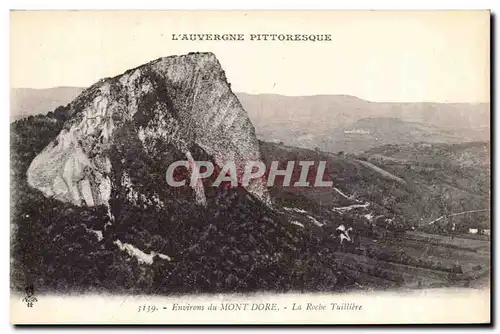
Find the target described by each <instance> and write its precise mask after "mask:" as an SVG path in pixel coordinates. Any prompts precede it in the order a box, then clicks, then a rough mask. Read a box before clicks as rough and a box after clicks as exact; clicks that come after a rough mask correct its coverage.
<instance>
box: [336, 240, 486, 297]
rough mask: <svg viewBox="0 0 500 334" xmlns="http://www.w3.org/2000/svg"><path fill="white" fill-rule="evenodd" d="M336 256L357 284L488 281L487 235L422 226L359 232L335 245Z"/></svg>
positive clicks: (410, 285)
mask: <svg viewBox="0 0 500 334" xmlns="http://www.w3.org/2000/svg"><path fill="white" fill-rule="evenodd" d="M335 255H336V259H337V260H336V261H338V263H339V264H342V266H344V267H346V268H347V270H348V272H349V273H350V274H351V275H353V277H355V279H356V281H357V282H358V284H359V287H360V288H363V289H379V288H384V287H385V288H396V287H404V288H434V287H478V286H485V285H488V284H489V272H490V241H489V240H486V239H483V240H481V239H478V238H475V237H470V238H469V236H467V235H460V236H456V237H454V238H453V239H451V237H447V236H442V235H436V234H428V233H423V232H415V231H411V232H406V233H404V234H401V235H398V236H389V235H386V236H385V237H384V238H381V239H379V240H377V239H370V238H365V237H359V238H358V239H357V240H356V242H354V243H353V244H350V245H347V244H346V245H345V246H344V247H343V248H342V247H339V248H338V249H337V251H336V253H335Z"/></svg>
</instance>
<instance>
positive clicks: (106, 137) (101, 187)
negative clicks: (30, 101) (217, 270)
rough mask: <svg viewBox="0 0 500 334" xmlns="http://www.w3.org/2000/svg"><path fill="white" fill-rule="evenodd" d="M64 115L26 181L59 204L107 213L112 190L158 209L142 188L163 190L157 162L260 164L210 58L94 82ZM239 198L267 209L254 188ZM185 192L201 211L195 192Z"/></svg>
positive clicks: (189, 58) (172, 61) (157, 196)
mask: <svg viewBox="0 0 500 334" xmlns="http://www.w3.org/2000/svg"><path fill="white" fill-rule="evenodd" d="M67 108H68V110H69V119H68V120H67V121H66V123H65V125H64V129H63V130H62V131H61V132H60V133H59V135H58V136H57V138H56V139H55V140H54V141H52V142H51V143H50V144H49V145H48V146H47V147H46V148H45V149H44V151H43V152H41V153H40V154H39V155H38V156H37V157H36V158H35V159H34V160H33V161H32V163H31V165H30V168H29V170H28V173H27V174H28V175H27V177H28V182H29V184H30V186H32V187H34V188H36V189H38V190H40V191H42V192H43V193H44V195H45V196H47V197H54V198H56V199H58V200H60V201H64V202H71V203H73V204H75V205H85V206H97V205H109V200H110V196H112V195H111V194H112V191H113V189H120V188H126V193H127V196H129V198H132V199H134V198H135V199H136V200H139V199H140V198H142V202H144V203H150V204H151V203H156V204H157V205H161V203H162V201H163V200H164V198H163V197H164V196H165V194H162V193H161V190H158V189H160V188H155V189H156V190H155V189H150V188H154V187H167V185H166V182H165V179H164V173H165V171H166V169H167V167H168V162H167V161H166V160H165V159H166V158H165V157H167V156H170V157H172V154H173V155H176V156H177V157H182V158H183V159H184V160H191V161H192V160H193V159H194V160H196V158H197V157H196V156H195V154H194V153H193V152H192V150H193V149H195V150H201V151H203V152H204V154H206V155H207V156H208V157H210V158H211V159H213V161H214V162H215V163H216V164H217V165H220V166H222V165H223V164H224V162H225V161H228V160H233V161H236V162H237V163H239V164H244V163H245V162H246V161H248V160H261V157H260V152H259V146H258V141H257V138H256V136H255V130H254V127H253V125H252V123H251V122H250V120H249V118H248V116H247V114H246V112H245V110H244V109H243V108H242V106H241V104H240V102H239V101H238V99H237V98H236V96H235V95H234V94H233V92H232V91H231V89H230V85H229V84H228V82H227V80H226V77H225V74H224V71H223V70H222V68H221V65H220V64H219V62H218V60H217V59H216V57H215V56H214V55H213V54H211V53H190V54H188V55H184V56H172V57H165V58H160V59H158V60H155V61H152V62H150V63H147V64H145V65H143V66H140V67H138V68H136V69H132V70H128V71H126V72H125V73H124V74H122V75H119V76H116V77H113V78H106V79H102V80H100V81H99V82H97V83H96V84H94V85H92V86H91V87H89V88H88V89H86V90H85V91H83V92H82V93H81V94H80V95H79V96H78V97H77V98H76V99H75V100H74V101H72V102H71V103H70V104H69V105H68V106H67ZM169 154H170V155H169ZM152 164H154V165H155V167H154V168H153V167H151V165H152ZM143 165H147V166H146V167H147V168H146V167H144V168H143V167H142V166H143ZM141 173H142V174H141ZM159 173H163V176H162V177H163V181H164V182H163V184H161V185H159V184H158V183H159V182H157V180H158V174H159ZM150 175H153V176H154V177H155V180H156V181H155V182H152V181H151V180H149V181H148V180H147V178H148V177H149V176H150ZM143 181H144V184H141V183H143ZM147 182H149V183H151V184H153V185H154V187H153V186H152V187H149V186H148V184H149V183H147ZM148 187H149V188H148ZM146 190H147V191H146ZM157 190H158V191H157ZM247 190H248V191H249V192H251V193H252V194H254V195H255V196H256V197H257V198H259V199H261V200H262V201H264V202H266V203H269V196H268V193H267V190H266V188H265V187H264V184H263V182H262V181H261V180H259V179H256V180H254V182H253V183H251V184H250V185H249V186H248V187H247ZM193 192H194V194H195V196H194V198H196V200H197V201H198V202H199V203H202V204H203V203H204V201H205V194H204V188H203V186H201V187H200V186H199V185H198V186H196V187H194V189H193ZM162 196H163V197H162Z"/></svg>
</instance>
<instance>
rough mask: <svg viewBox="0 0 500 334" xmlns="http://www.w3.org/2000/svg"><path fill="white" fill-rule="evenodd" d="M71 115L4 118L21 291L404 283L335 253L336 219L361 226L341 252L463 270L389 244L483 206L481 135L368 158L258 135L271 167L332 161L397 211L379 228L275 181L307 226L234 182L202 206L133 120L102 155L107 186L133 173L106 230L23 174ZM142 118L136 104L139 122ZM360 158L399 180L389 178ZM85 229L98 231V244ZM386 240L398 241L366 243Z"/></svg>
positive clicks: (99, 212)
mask: <svg viewBox="0 0 500 334" xmlns="http://www.w3.org/2000/svg"><path fill="white" fill-rule="evenodd" d="M68 117H69V115H68V111H67V108H65V107H59V108H57V109H56V110H55V111H54V112H51V113H49V114H47V115H46V116H42V115H40V116H31V117H29V118H26V119H21V120H19V121H16V122H14V123H12V124H11V206H12V207H11V217H12V218H11V219H12V221H11V226H12V228H13V232H14V233H13V234H12V235H13V239H12V266H11V277H12V279H11V285H12V288H13V289H15V290H23V289H24V287H25V286H26V285H28V284H33V285H34V287H35V290H36V291H38V292H48V291H51V292H53V291H57V292H59V293H67V292H82V291H85V292H89V291H108V292H128V293H134V292H137V293H163V294H172V293H196V292H236V291H238V292H251V291H258V290H266V291H271V292H272V291H276V292H282V291H290V290H295V291H339V290H344V289H351V288H353V287H354V286H355V281H357V280H358V278H359V279H362V275H371V276H375V277H379V278H381V279H383V280H387V281H391V282H393V283H394V284H396V285H401V284H404V276H405V275H403V273H395V272H393V271H390V270H385V269H383V268H379V267H378V266H373V265H370V266H368V265H367V264H366V263H364V262H352V261H351V262H343V261H340V260H339V258H338V256H337V254H338V253H337V252H338V244H337V243H335V242H334V241H333V240H332V235H333V233H334V231H335V228H336V226H338V224H340V223H343V224H345V225H347V226H353V227H354V229H355V231H356V232H355V234H354V235H355V239H354V240H355V242H354V244H350V245H348V246H347V247H346V248H345V249H343V250H344V251H345V252H349V253H352V254H353V255H360V256H363V257H364V258H365V259H366V260H369V259H372V260H376V261H380V263H382V262H387V263H398V264H403V265H409V266H414V267H418V268H426V269H430V270H437V271H442V272H445V273H449V274H460V273H461V269H460V267H456V266H455V265H451V264H449V263H448V264H447V263H441V262H440V261H439V260H437V259H436V257H434V258H430V257H425V256H421V255H420V254H422V252H423V250H421V251H420V253H419V254H418V255H416V254H414V253H411V250H410V248H408V249H403V248H402V247H401V246H400V245H398V244H397V240H402V239H398V238H403V237H404V234H405V231H406V230H407V229H408V228H410V227H411V226H414V225H419V224H421V221H422V218H423V220H424V221H430V220H432V219H435V218H437V217H439V216H441V215H443V214H446V213H447V212H456V211H458V210H469V209H478V208H479V209H482V208H487V207H488V205H487V204H488V196H489V165H488V164H484V163H483V160H484V154H483V153H480V154H478V153H477V150H478V148H479V149H480V152H483V151H482V149H483V146H481V145H480V144H470V145H469V146H467V145H465V146H460V145H456V146H450V147H451V149H450V147H448V148H447V147H446V146H439V145H437V146H432V147H429V146H422V147H420V146H411V147H403V148H401V147H398V146H391V145H389V146H384V147H381V148H377V149H373V150H370V151H368V152H366V153H365V154H363V155H352V154H338V155H336V154H330V153H325V152H321V151H320V150H308V149H299V148H295V147H289V146H285V145H283V144H280V145H278V144H270V143H265V142H260V146H261V151H262V155H263V157H264V161H265V162H266V164H268V165H269V163H270V161H271V160H280V161H282V162H283V163H284V165H286V161H291V160H295V161H297V160H313V161H318V160H326V161H327V166H328V168H327V170H326V179H325V180H332V181H334V185H335V186H336V187H339V188H340V189H342V191H344V192H346V193H348V194H349V195H353V196H354V197H355V198H356V199H358V200H359V201H360V202H361V203H363V202H370V207H369V210H370V212H372V213H374V214H377V215H383V216H384V217H392V218H394V219H393V222H392V223H391V224H386V225H384V226H382V227H380V226H378V225H380V224H379V222H376V224H375V225H377V226H374V225H373V224H371V223H370V222H369V221H368V220H367V219H362V218H361V217H360V216H359V215H358V214H356V213H355V212H345V213H342V214H340V213H336V212H332V210H331V208H332V207H341V206H347V205H351V204H353V202H352V201H351V200H348V199H346V198H344V197H342V196H340V195H339V194H338V193H337V192H336V191H334V190H333V189H331V188H314V187H312V188H286V187H282V186H280V185H276V186H274V187H272V188H271V189H270V193H271V197H272V198H273V199H274V202H275V203H276V206H277V207H278V208H280V207H292V208H301V209H304V210H306V211H307V212H308V213H311V214H313V215H314V217H316V219H318V220H319V221H320V222H321V223H324V224H325V225H324V226H323V227H317V226H315V225H312V224H310V222H307V220H304V216H303V215H300V214H296V213H286V214H283V213H279V212H278V211H276V210H271V209H269V208H267V207H265V206H264V205H262V203H260V202H259V201H258V200H257V199H256V198H254V197H253V196H252V195H251V194H249V193H248V192H246V191H245V190H244V189H242V188H236V189H226V188H223V187H222V188H213V187H208V186H207V187H205V192H206V197H207V206H206V207H202V206H199V205H198V204H196V203H195V202H194V201H193V193H192V191H191V190H190V189H189V188H179V189H169V188H167V187H165V186H164V184H165V182H164V177H165V175H164V172H165V170H164V169H165V166H167V165H168V164H169V162H172V161H175V160H179V159H184V157H183V155H182V154H181V153H180V152H179V151H178V150H177V149H176V148H175V147H173V146H165V144H163V143H162V142H161V140H158V141H157V142H156V143H153V145H149V146H150V147H154V150H155V152H156V154H154V155H151V154H148V153H147V152H145V151H144V149H143V146H142V144H141V143H140V141H139V140H138V139H137V138H138V137H137V134H136V133H135V132H134V131H136V130H135V129H136V128H137V127H136V126H135V125H134V124H130V125H123V126H121V127H120V131H122V133H118V134H117V136H121V137H123V138H127V140H123V141H117V142H116V143H115V144H114V145H112V147H111V149H110V151H109V152H107V153H108V154H109V156H110V158H111V161H112V164H113V175H112V177H113V178H114V180H115V182H113V184H115V185H116V184H120V183H119V182H117V181H118V180H120V179H121V178H123V177H124V176H127V177H128V178H129V179H130V185H131V188H127V187H115V188H113V189H112V198H111V201H110V210H111V213H112V214H113V216H114V218H115V220H114V221H113V222H112V224H111V225H108V226H107V228H106V229H104V226H105V225H106V224H107V223H108V222H109V217H108V209H107V208H105V207H98V208H82V207H77V206H74V205H71V204H65V203H61V202H59V201H55V200H52V199H49V198H46V197H44V196H43V195H42V194H41V193H40V192H39V191H37V190H34V189H32V188H30V187H29V186H28V184H27V181H26V171H27V169H28V167H29V164H30V163H31V161H32V160H33V158H34V157H35V156H36V155H37V154H38V153H39V152H41V151H42V150H43V149H44V148H45V147H46V146H47V145H48V143H49V142H50V141H51V140H52V139H54V138H55V137H56V136H57V134H58V133H59V132H60V131H61V129H62V128H63V125H64V123H65V121H66V120H67V119H68ZM141 120H142V119H141V114H138V116H137V119H135V120H134V121H135V122H141ZM474 145H475V146H474ZM189 149H190V151H191V152H192V153H193V156H194V157H195V159H197V160H206V159H210V157H209V156H207V154H206V153H205V152H204V151H203V150H202V149H201V148H199V147H191V148H189ZM488 154H489V152H488ZM471 157H472V158H471ZM360 160H364V161H368V162H370V163H373V164H374V165H376V166H378V167H381V168H383V169H384V170H386V171H388V172H390V173H392V174H394V175H395V176H397V177H399V178H402V179H403V180H404V181H405V183H404V184H401V183H398V182H395V181H391V180H388V179H386V178H384V177H383V176H382V175H380V174H379V173H377V172H376V171H374V170H372V169H370V168H367V167H366V166H365V165H363V164H362V163H360V162H359V161H360ZM122 161H123V162H122ZM470 161H473V163H472V164H471V163H470ZM466 163H469V164H468V165H467V164H466ZM284 165H282V166H281V168H284V167H285V166H284ZM294 175H295V176H297V175H298V174H297V173H295V174H294ZM210 181H211V180H207V182H210ZM131 191H133V192H136V193H138V194H140V195H144V197H143V198H145V199H150V198H153V197H155V196H156V197H158V198H160V199H161V200H162V202H163V205H156V204H151V203H148V201H147V200H143V199H141V197H139V199H138V200H131V197H130V192H131ZM290 218H293V219H297V221H299V222H302V223H304V224H306V223H309V225H307V226H306V228H300V227H298V226H296V225H293V224H290V221H289V220H290ZM454 219H456V221H457V222H458V223H459V228H460V230H459V231H462V230H465V228H466V227H469V226H473V225H474V224H475V223H477V224H482V225H481V226H483V225H484V226H488V225H489V212H486V213H484V214H479V215H478V216H472V218H471V216H466V217H462V218H454ZM483 221H486V222H487V223H483ZM471 222H472V223H471ZM447 223H449V222H447ZM466 223H467V224H469V225H466ZM477 224H476V225H477ZM432 226H436V227H435V229H436V231H431V232H433V233H434V232H438V233H442V234H446V233H448V231H449V229H448V227H447V226H448V225H443V224H435V225H432ZM433 228H434V227H433ZM483 228H485V227H483ZM92 230H104V232H103V240H102V241H99V240H98V238H97V235H96V234H95V233H93V232H92ZM382 238H389V239H390V240H395V243H393V244H387V243H386V244H384V245H378V244H375V243H373V242H372V241H371V240H372V239H382ZM117 239H118V240H120V241H121V242H123V243H131V244H133V245H134V246H136V247H137V248H139V249H141V250H142V251H144V252H146V253H149V252H150V251H155V252H157V253H162V254H166V255H168V256H170V257H171V261H167V260H163V259H161V258H159V257H156V258H155V260H154V263H153V264H152V265H147V264H143V263H140V262H138V261H137V259H136V258H134V257H131V256H129V255H128V254H127V253H126V252H123V251H120V250H119V249H118V247H117V246H116V245H115V244H114V243H113V242H114V241H115V240H117ZM405 242H410V241H408V240H406V241H405ZM416 247H417V250H418V247H421V245H417V246H416ZM447 247H448V248H450V249H456V250H462V249H461V248H460V247H455V248H453V247H454V246H447ZM336 253H337V254H336ZM360 275H361V276H360ZM377 284H379V282H378V283H377Z"/></svg>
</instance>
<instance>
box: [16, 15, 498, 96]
mask: <svg viewBox="0 0 500 334" xmlns="http://www.w3.org/2000/svg"><path fill="white" fill-rule="evenodd" d="M489 24H490V15H489V12H486V11H416V12H412V11H406V12H403V11H399V12H397V11H394V12H393V11H322V12H317V11H302V12H299V11H281V12H278V11H276V12H272V11H247V12H244V11H240V12H231V11H225V12H220V11H209V12H200V11H198V12H195V11H193V12H185V11H173V12H172V11H171V12H168V11H13V12H11V15H10V28H11V32H10V37H11V41H10V63H11V66H10V79H11V80H10V81H11V87H12V88H21V87H23V88H50V87H56V86H79V87H87V86H90V85H91V84H93V83H95V82H96V81H98V80H99V79H101V78H103V77H110V76H115V75H118V74H121V73H123V72H124V71H126V70H127V69H130V68H133V67H137V66H139V65H141V64H143V63H146V62H148V61H151V60H154V59H157V58H159V57H164V56H170V55H178V54H186V53H189V52H195V51H210V52H213V53H214V54H215V55H216V56H217V58H218V59H219V61H220V63H221V65H222V67H223V68H224V70H225V72H226V76H227V78H228V81H229V82H230V83H231V87H232V89H233V91H235V92H246V93H253V94H260V93H270V94H282V95H292V96H302V95H320V94H321V95H322V94H347V95H354V96H357V97H360V98H363V99H366V100H371V101H394V102H422V101H433V102H489V96H490V83H489V80H490V77H489V76H490V67H489V64H490V51H489V47H490V46H489V43H490V35H489V34H490V26H489ZM183 33H212V34H215V33H219V34H223V33H234V34H237V33H242V34H245V37H246V40H245V41H226V42H224V41H197V42H191V41H174V40H172V34H183ZM258 33H261V34H263V33H271V34H272V33H274V34H328V35H330V36H331V39H332V40H331V41H329V42H291V41H288V42H279V41H275V42H273V41H267V42H263V41H261V42H259V41H250V40H249V39H248V35H249V34H258Z"/></svg>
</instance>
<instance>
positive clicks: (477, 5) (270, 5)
mask: <svg viewBox="0 0 500 334" xmlns="http://www.w3.org/2000/svg"><path fill="white" fill-rule="evenodd" d="M499 3H500V2H499V1H496V0H495V1H493V0H476V1H471V0H469V1H467V0H453V1H445V0H419V1H396V0H393V1H389V0H386V1H369V0H364V1H363V0H351V1H342V2H341V1H328V2H326V1H324V0H307V1H301V2H298V1H286V2H283V3H282V4H278V3H277V2H273V1H270V0H252V1H238V2H236V1H220V0H219V1H214V0H212V1H210V2H208V1H202V0H198V1H194V0H189V1H188V0H182V1H176V2H171V3H169V2H167V1H160V0H156V1H154V0H141V1H137V0H136V1H130V0H121V1H104V0H86V1H83V0H80V1H72V2H71V3H68V2H67V1H62V0H59V1H55V0H51V1H47V0H46V1H43V3H42V2H40V1H35V0H25V1H2V4H1V6H2V9H3V10H2V11H1V23H2V25H1V27H2V28H3V29H2V30H1V34H0V36H1V42H2V43H1V45H2V46H3V47H4V49H3V50H2V51H3V52H1V53H0V54H1V56H2V64H3V71H2V73H4V77H3V80H2V86H3V87H2V89H1V90H0V94H1V101H2V102H3V108H2V112H3V115H2V116H3V117H4V120H5V121H4V122H2V123H1V124H2V126H5V129H3V131H0V136H2V138H1V139H2V145H1V150H2V151H1V153H2V156H3V159H1V169H2V170H1V173H0V175H1V176H0V180H1V183H0V189H1V199H2V200H1V202H0V203H1V205H2V207H1V210H0V212H2V214H3V217H4V219H3V220H2V221H1V224H3V225H2V228H3V229H4V230H3V231H4V233H2V235H3V236H4V238H5V239H4V242H3V243H2V245H3V247H4V253H3V254H2V257H1V261H2V267H3V270H2V274H3V275H2V284H1V285H0V286H1V287H2V301H3V304H2V306H3V307H2V308H3V309H2V311H3V312H2V314H3V316H4V319H2V320H3V321H2V325H3V326H2V327H3V328H2V332H4V330H5V332H10V331H13V330H14V328H13V327H12V326H11V325H10V324H9V304H8V303H9V298H8V296H9V269H8V268H9V261H8V258H9V257H8V256H9V255H8V254H9V253H10V247H9V230H8V228H9V220H10V217H9V204H8V203H10V196H9V176H8V175H9V174H10V166H9V160H10V157H9V144H8V143H9V119H8V118H9V95H8V92H9V87H10V84H9V77H8V73H9V12H8V11H9V9H210V10H216V9H379V10H381V9H402V10H411V9H457V10H461V9H469V10H471V9H491V10H492V12H493V13H496V14H498V12H499V10H498V8H499ZM494 31H495V35H496V36H498V22H497V24H496V26H495V27H494ZM492 47H493V45H492ZM495 60H496V59H495ZM496 72H497V71H496V70H495V76H496ZM492 93H493V94H495V96H497V93H498V88H497V87H496V86H495V87H494V92H492ZM497 125H498V124H497V122H495V127H497ZM496 146H497V145H496V143H495V147H496ZM495 153H496V158H495V161H494V162H495V165H497V163H498V160H497V159H498V152H497V151H495ZM495 176H496V175H495ZM496 179H497V178H496V177H495V180H496ZM495 185H497V183H496V182H495ZM494 210H495V213H497V212H496V208H494ZM495 216H496V215H495ZM499 230H500V227H496V228H495V239H496V240H498V234H499ZM495 259H496V261H495V263H494V264H493V265H494V266H495V267H497V265H498V258H497V257H495ZM497 268H498V267H497ZM495 283H496V279H495ZM495 301H496V298H495ZM331 329H332V330H335V331H336V332H345V331H346V330H345V329H341V328H335V327H334V328H331ZM101 330H102V329H100V330H98V331H101ZM134 330H140V329H134ZM168 330H170V331H172V330H178V329H174V328H169V329H168ZM258 330H259V331H267V330H268V329H258ZM281 330H283V331H284V330H287V331H288V330H289V329H281ZM375 330H376V331H381V332H385V331H386V330H387V328H376V329H375ZM398 330H400V329H398ZM424 330H428V329H426V328H423V329H421V331H424ZM476 330H477V331H479V329H476ZM61 331H62V332H66V331H67V332H70V329H64V330H61ZM474 331H475V330H474Z"/></svg>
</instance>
